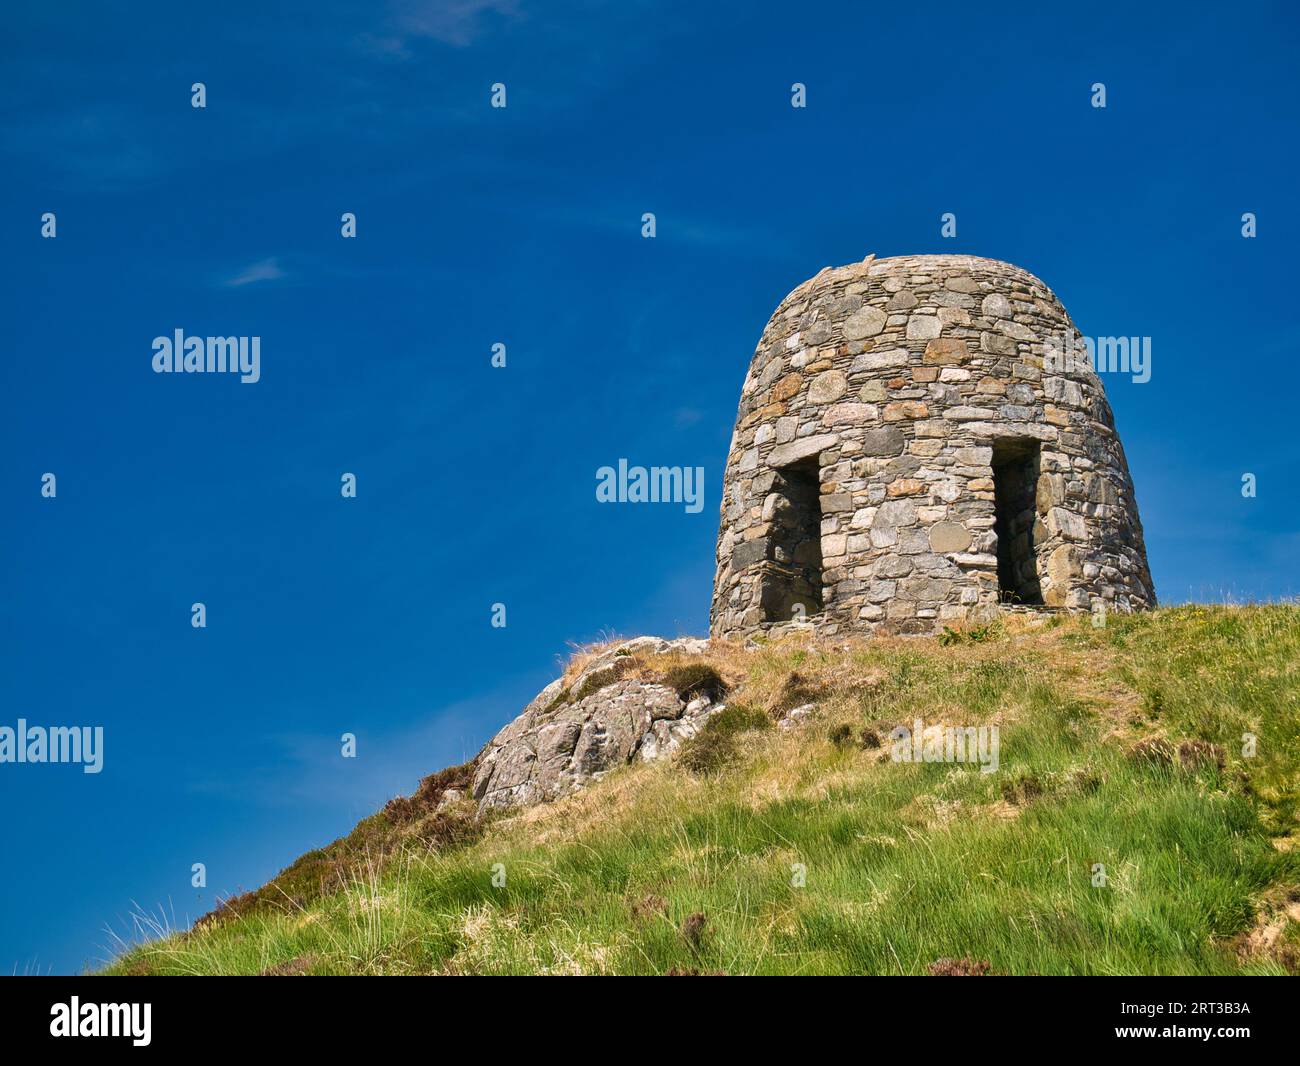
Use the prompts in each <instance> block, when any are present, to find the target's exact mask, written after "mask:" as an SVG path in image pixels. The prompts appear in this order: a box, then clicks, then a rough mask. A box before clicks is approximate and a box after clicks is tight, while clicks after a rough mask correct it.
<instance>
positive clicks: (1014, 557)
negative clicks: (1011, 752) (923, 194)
mask: <svg viewBox="0 0 1300 1066" xmlns="http://www.w3.org/2000/svg"><path fill="white" fill-rule="evenodd" d="M1078 340H1079V335H1078V333H1077V331H1076V330H1075V327H1074V323H1073V322H1072V321H1071V320H1070V316H1069V315H1068V314H1067V313H1066V310H1065V308H1064V307H1063V306H1062V305H1061V303H1060V301H1059V300H1057V298H1056V297H1055V296H1054V295H1053V294H1052V292H1051V290H1049V289H1048V288H1047V286H1046V285H1044V284H1043V283H1042V282H1041V281H1039V280H1038V279H1037V278H1036V277H1034V276H1033V275H1032V274H1029V273H1026V272H1025V271H1023V270H1021V269H1020V268H1018V267H1014V266H1011V265H1010V264H1008V263H1000V262H997V261H996V260H992V259H980V258H977V257H974V256H964V255H915V256H899V257H897V258H893V259H882V260H876V259H875V258H874V257H868V259H866V260H864V261H863V262H861V263H857V264H854V265H852V266H845V267H838V268H835V269H831V268H829V267H828V268H827V269H825V270H823V271H822V272H821V273H820V274H818V275H817V276H816V277H815V278H812V279H811V280H809V281H806V282H804V283H803V284H802V285H800V286H799V287H798V288H797V289H795V290H794V292H792V293H791V294H790V295H789V296H787V297H786V298H785V299H784V300H783V301H782V302H781V305H780V306H779V307H778V308H777V309H776V313H775V314H774V315H773V316H772V318H771V320H770V321H769V322H768V324H767V328H766V329H764V331H763V336H762V338H761V339H760V340H759V343H758V348H757V350H756V351H755V353H754V359H753V362H752V363H751V365H750V368H749V374H748V376H747V377H746V378H745V384H744V388H743V389H742V390H741V397H740V410H739V413H738V415H737V419H736V430H735V433H734V435H733V436H732V441H731V452H730V455H729V456H728V458H727V469H726V477H725V484H724V491H723V498H722V522H721V528H720V530H719V533H718V569H717V576H716V578H715V583H714V592H713V608H712V632H713V635H714V636H715V637H728V636H735V635H739V634H743V633H748V632H751V631H753V630H755V629H759V628H762V627H767V626H771V625H777V624H782V623H787V622H790V621H792V620H794V621H799V620H801V619H806V620H808V621H811V622H813V623H814V624H816V625H817V627H818V628H819V629H821V630H823V631H827V632H837V631H847V630H855V629H868V630H882V631H886V632H902V633H926V632H933V631H935V630H936V629H937V628H939V627H940V626H941V625H942V624H943V623H945V622H950V621H951V620H954V619H966V618H972V617H988V616H989V615H990V614H992V613H995V612H996V611H997V609H998V605H1000V604H1001V605H1021V606H1023V607H1025V608H1029V609H1034V608H1039V609H1050V608H1068V609H1075V610H1089V609H1092V610H1097V609H1099V608H1100V607H1101V606H1104V607H1106V608H1108V609H1110V610H1121V611H1127V610H1134V609H1140V608H1146V607H1151V606H1154V605H1155V593H1154V590H1153V588H1152V584H1151V575H1150V571H1149V570H1148V567H1147V560H1146V547H1145V545H1144V544H1143V540H1142V525H1141V522H1140V520H1139V519H1138V511H1137V503H1136V500H1135V499H1134V495H1133V484H1132V481H1131V480H1130V478H1129V472H1128V464H1127V463H1126V461H1125V458H1124V449H1123V448H1122V447H1121V445H1120V442H1119V437H1118V436H1117V435H1116V432H1115V426H1114V421H1113V418H1112V415H1111V410H1110V405H1109V404H1108V403H1107V402H1106V396H1105V392H1104V390H1103V389H1102V385H1101V381H1100V379H1099V378H1098V377H1097V375H1096V374H1095V373H1094V372H1093V369H1092V367H1091V366H1090V365H1089V363H1088V362H1087V360H1086V359H1084V358H1082V357H1079V358H1062V357H1061V355H1062V353H1068V352H1069V351H1070V348H1069V345H1070V344H1071V343H1074V342H1078Z"/></svg>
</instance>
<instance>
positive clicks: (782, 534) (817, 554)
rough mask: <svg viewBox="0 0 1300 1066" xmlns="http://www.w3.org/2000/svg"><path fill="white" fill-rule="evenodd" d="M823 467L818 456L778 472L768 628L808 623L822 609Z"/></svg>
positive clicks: (767, 579)
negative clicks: (805, 620) (799, 621)
mask: <svg viewBox="0 0 1300 1066" xmlns="http://www.w3.org/2000/svg"><path fill="white" fill-rule="evenodd" d="M819 469H820V464H819V462H818V458H817V456H815V455H813V456H810V457H809V458H807V459H802V460H800V461H799V462H797V463H792V464H790V465H789V466H783V467H779V468H778V469H777V470H776V471H775V474H776V478H775V480H774V481H773V483H772V493H773V494H774V495H775V497H776V499H775V501H774V502H775V506H774V508H773V511H772V519H771V522H772V525H771V530H770V532H769V533H768V555H767V558H768V561H767V562H766V563H765V564H764V573H763V579H762V593H761V596H760V601H759V606H760V607H761V609H762V612H763V620H764V621H766V622H789V621H791V620H792V619H801V618H807V617H809V616H811V615H814V614H817V613H818V612H820V611H821V609H822V507H821V484H820V479H819V477H818V471H819Z"/></svg>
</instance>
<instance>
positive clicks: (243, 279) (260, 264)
mask: <svg viewBox="0 0 1300 1066" xmlns="http://www.w3.org/2000/svg"><path fill="white" fill-rule="evenodd" d="M288 276H289V275H288V273H287V272H286V271H285V269H284V268H283V267H282V266H280V260H279V259H278V258H276V257H274V256H272V257H271V258H270V259H259V260H258V261H257V262H256V263H250V264H249V265H248V266H246V267H244V269H243V270H241V271H239V273H237V274H234V275H232V276H231V277H228V278H226V279H225V280H223V281H222V282H221V285H222V288H226V289H238V288H241V287H243V286H245V285H256V284H258V283H259V282H262V281H280V280H282V279H284V278H287V277H288Z"/></svg>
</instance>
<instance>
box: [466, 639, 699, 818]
mask: <svg viewBox="0 0 1300 1066" xmlns="http://www.w3.org/2000/svg"><path fill="white" fill-rule="evenodd" d="M707 650H708V641H704V640H696V639H694V638H685V639H680V640H672V641H669V640H661V639H660V638H658V637H637V638H635V639H634V640H628V641H624V642H622V643H620V644H617V645H614V646H612V647H610V648H608V649H606V650H605V651H603V652H601V654H600V655H598V656H596V657H595V658H593V659H592V661H591V662H590V663H587V664H585V666H584V668H583V670H582V672H581V673H580V674H579V675H578V676H577V677H576V678H575V679H574V680H573V681H572V682H571V683H569V684H566V683H565V679H564V678H563V677H560V678H557V679H556V680H555V681H552V682H551V683H550V684H549V685H547V686H546V688H544V689H542V691H541V692H539V693H538V694H537V696H536V697H535V698H534V699H533V701H532V702H531V703H529V704H528V706H527V707H526V708H525V709H524V712H523V714H521V715H520V716H519V717H518V718H516V719H515V720H514V721H513V722H511V723H510V724H509V725H507V726H506V727H505V728H504V729H502V730H501V732H499V733H498V734H497V735H496V736H495V737H493V738H492V740H491V741H489V742H488V744H487V746H486V747H485V748H484V749H483V751H482V752H481V753H480V755H479V757H478V759H477V760H476V761H475V773H474V780H473V784H472V785H471V795H472V796H473V798H474V799H475V801H477V803H478V805H479V810H480V811H485V810H492V809H504V808H509V807H518V806H525V805H528V804H533V803H541V802H544V801H546V800H551V799H556V798H558V797H559V796H563V795H565V794H567V793H569V792H572V791H574V790H576V789H580V788H582V787H583V786H585V785H587V784H589V783H590V782H592V781H598V780H599V779H600V778H601V777H603V776H604V775H605V774H606V773H608V772H609V771H610V770H613V769H616V768H617V767H620V766H626V765H628V764H629V763H631V762H633V761H634V760H637V759H641V760H646V761H648V760H651V759H655V758H658V757H660V756H662V755H665V754H667V753H669V752H671V751H673V750H674V749H676V748H677V747H678V746H679V745H680V744H681V742H682V741H683V740H685V739H687V738H688V737H691V736H694V735H695V733H696V732H697V731H698V730H699V728H700V726H701V725H703V724H704V722H705V721H706V720H707V719H708V718H709V716H710V715H712V714H714V713H716V712H717V711H718V710H720V709H721V707H722V704H721V702H720V699H719V698H718V697H719V694H718V693H716V692H714V693H697V692H694V691H690V690H688V691H686V692H685V693H681V692H678V691H677V690H676V689H675V688H673V687H670V686H669V685H667V684H663V683H661V682H660V681H656V680H646V679H643V678H641V677H633V676H628V675H629V674H630V673H631V672H632V669H633V668H634V667H635V666H636V665H637V664H638V663H639V662H641V661H643V660H644V659H645V658H646V657H648V656H651V655H659V654H663V653H666V652H679V653H684V654H687V655H699V654H702V653H704V652H705V651H707Z"/></svg>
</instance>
